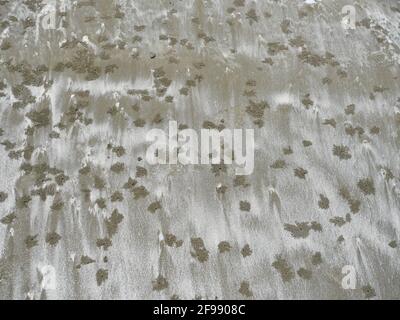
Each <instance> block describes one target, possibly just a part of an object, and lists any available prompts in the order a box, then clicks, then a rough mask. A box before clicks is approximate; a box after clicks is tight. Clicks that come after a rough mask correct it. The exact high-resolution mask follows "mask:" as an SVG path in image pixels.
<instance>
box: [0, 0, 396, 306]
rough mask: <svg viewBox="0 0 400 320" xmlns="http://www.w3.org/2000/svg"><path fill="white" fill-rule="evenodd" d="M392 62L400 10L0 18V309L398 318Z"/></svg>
mask: <svg viewBox="0 0 400 320" xmlns="http://www.w3.org/2000/svg"><path fill="white" fill-rule="evenodd" d="M346 5H352V6H353V8H354V9H355V24H354V29H345V28H344V25H343V24H342V19H343V17H344V16H345V14H342V8H343V7H344V6H346ZM399 63H400V3H399V1H396V0H384V1H376V0H362V1H349V0H336V1H331V0H315V1H309V0H307V1H302V0H296V1H295V0H265V1H250V0H213V1H211V0H209V1H207V0H171V1H167V0H165V1H164V0H137V1H131V0H77V1H68V0H53V1H47V0H0V75H1V77H0V108H1V113H0V160H1V165H0V298H1V299H215V298H217V299H399V298H400V248H399V245H400V161H399V160H400V152H399V151H400V67H399ZM170 121H176V122H177V124H178V126H179V129H181V130H182V129H188V128H189V129H194V130H196V131H199V130H200V129H202V128H211V129H217V130H220V131H221V130H223V129H224V128H227V129H254V140H255V150H254V171H253V172H252V174H250V175H246V176H240V175H239V176H238V175H236V174H235V168H234V166H233V165H228V164H224V163H222V164H213V165H207V164H198V165H182V164H176V165H174V164H167V165H151V164H149V163H148V161H146V150H147V148H148V147H149V142H147V141H146V134H147V133H148V132H149V130H151V129H154V128H158V129H162V130H165V131H168V127H169V122H170ZM342 272H344V273H342ZM346 274H348V275H347V276H346ZM345 276H346V277H347V278H345V279H344V280H343V278H344V277H345ZM351 277H353V278H351ZM349 279H350V280H349ZM353 280H354V281H353ZM348 285H350V286H351V285H354V288H353V289H352V288H350V289H349V288H348Z"/></svg>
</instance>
